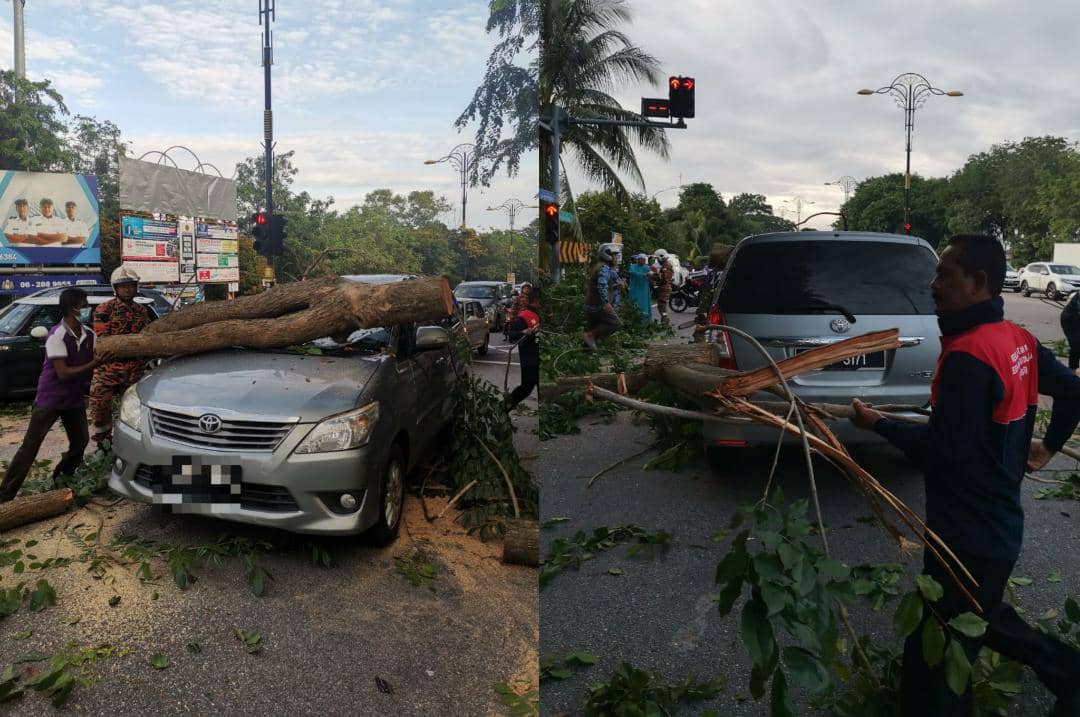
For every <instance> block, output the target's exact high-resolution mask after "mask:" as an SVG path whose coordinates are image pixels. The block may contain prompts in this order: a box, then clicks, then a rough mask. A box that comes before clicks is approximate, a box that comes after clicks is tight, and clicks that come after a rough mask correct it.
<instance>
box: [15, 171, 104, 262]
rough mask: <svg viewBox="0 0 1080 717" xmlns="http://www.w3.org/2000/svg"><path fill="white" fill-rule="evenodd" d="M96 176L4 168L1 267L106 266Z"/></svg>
mask: <svg viewBox="0 0 1080 717" xmlns="http://www.w3.org/2000/svg"><path fill="white" fill-rule="evenodd" d="M100 242H101V239H100V228H99V225H98V184H97V177H95V176H94V175H92V174H54V173H51V172H19V171H15V170H0V265H8V266H10V265H18V264H48V265H60V264H70V265H75V264H100V263H101V245H100Z"/></svg>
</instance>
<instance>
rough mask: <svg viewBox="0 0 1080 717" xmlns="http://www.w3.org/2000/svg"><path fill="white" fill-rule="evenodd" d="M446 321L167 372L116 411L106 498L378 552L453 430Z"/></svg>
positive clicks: (199, 360) (369, 279)
mask: <svg viewBox="0 0 1080 717" xmlns="http://www.w3.org/2000/svg"><path fill="white" fill-rule="evenodd" d="M345 278H347V279H351V280H354V281H360V282H366V283H384V282H389V281H404V280H408V278H409V277H406V276H401V275H380V276H348V277H345ZM451 321H452V326H451V328H449V329H448V328H446V327H445V326H416V325H415V324H404V323H403V324H398V325H396V326H387V327H383V328H374V329H363V330H360V331H356V332H353V334H352V335H350V336H349V337H348V338H347V340H346V342H345V343H343V344H339V343H337V342H335V341H334V340H333V339H330V338H324V339H319V340H317V341H313V342H311V344H309V345H307V346H305V347H303V350H301V351H296V350H286V349H281V350H247V349H231V350H223V351H216V352H212V353H207V354H201V355H195V356H189V357H184V358H178V359H173V360H169V361H166V362H165V363H163V364H162V365H161V366H159V367H158V368H156V369H155V370H154V371H153V372H152V373H150V374H149V375H147V376H146V377H145V378H143V379H142V380H141V381H139V382H138V383H137V384H135V385H134V386H133V387H131V388H130V389H129V390H128V391H127V392H126V393H125V394H124V396H123V399H122V400H121V405H120V420H119V421H118V422H117V423H116V426H115V428H114V432H113V436H114V445H113V452H114V454H115V456H116V462H115V464H114V465H113V469H112V474H111V476H110V478H109V487H110V488H112V490H113V491H115V492H116V493H119V494H120V495H123V496H125V497H127V498H130V499H133V500H136V501H141V502H144V503H159V504H160V503H163V504H171V505H173V509H174V511H175V512H193V513H203V514H208V515H212V516H215V517H218V518H222V519H224V520H231V521H238V522H242V523H253V524H258V525H264V526H272V527H277V528H282V529H285V530H289V531H293V532H298V533H316V534H323V535H351V534H357V533H361V532H368V533H369V535H370V538H371V540H372V542H374V543H376V544H379V545H386V544H388V543H390V542H392V541H393V540H394V538H395V537H396V535H397V532H398V528H399V526H400V523H401V509H402V504H403V501H404V490H405V477H406V475H407V474H408V473H409V472H410V471H411V470H412V469H413V468H414V467H416V466H417V465H420V464H421V463H422V462H424V460H425V459H426V458H427V457H428V456H429V455H431V454H432V453H433V452H435V451H438V450H440V449H441V448H443V446H442V445H441V443H440V441H439V436H440V435H441V434H442V432H443V429H444V428H445V427H446V426H447V425H449V422H450V420H451V419H452V414H453V410H454V403H453V400H454V399H453V387H454V383H455V381H456V380H457V375H458V373H457V372H458V370H459V368H460V366H459V365H458V361H457V360H456V358H455V357H454V355H453V353H452V352H451V350H450V332H451V331H457V330H460V327H461V322H459V321H456V320H451ZM314 349H318V350H319V353H320V355H312V354H311V353H309V352H310V351H312V350H314Z"/></svg>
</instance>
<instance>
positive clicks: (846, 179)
mask: <svg viewBox="0 0 1080 717" xmlns="http://www.w3.org/2000/svg"><path fill="white" fill-rule="evenodd" d="M825 186H826V187H840V188H841V189H843V190H844V204H847V200H848V197H850V196H851V193H852V192H854V191H855V187H857V186H859V183H858V182H857V181H855V177H851V176H848V175H846V174H845V175H844V176H843V177H840V179H837V180H836V181H835V182H825Z"/></svg>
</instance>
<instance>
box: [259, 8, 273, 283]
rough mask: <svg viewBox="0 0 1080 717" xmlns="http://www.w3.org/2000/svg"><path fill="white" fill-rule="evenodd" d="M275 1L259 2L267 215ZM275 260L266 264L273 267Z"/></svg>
mask: <svg viewBox="0 0 1080 717" xmlns="http://www.w3.org/2000/svg"><path fill="white" fill-rule="evenodd" d="M275 19H276V18H275V14H274V0H259V22H260V23H262V25H263V43H262V66H263V88H264V89H263V97H264V104H263V148H264V149H265V150H266V213H267V215H269V216H271V217H272V216H273V215H274V112H273V110H272V109H270V66H271V65H273V64H274V39H273V35H272V34H271V33H270V23H271V22H273V21H274V20H275ZM273 261H274V260H273V258H272V257H267V258H266V263H267V264H269V265H270V266H273Z"/></svg>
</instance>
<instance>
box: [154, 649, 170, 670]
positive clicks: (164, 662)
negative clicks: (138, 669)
mask: <svg viewBox="0 0 1080 717" xmlns="http://www.w3.org/2000/svg"><path fill="white" fill-rule="evenodd" d="M150 664H151V665H153V666H154V669H155V670H164V669H165V668H166V667H168V666H169V658H168V657H165V655H163V654H161V653H160V652H155V653H154V656H153V657H151V658H150Z"/></svg>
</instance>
